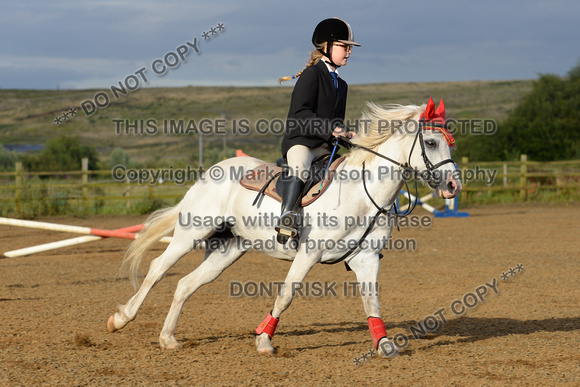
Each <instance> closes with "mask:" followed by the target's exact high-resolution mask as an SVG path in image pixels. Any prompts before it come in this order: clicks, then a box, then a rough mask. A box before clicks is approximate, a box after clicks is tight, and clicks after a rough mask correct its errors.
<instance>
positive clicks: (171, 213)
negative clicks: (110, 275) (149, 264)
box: [119, 200, 183, 288]
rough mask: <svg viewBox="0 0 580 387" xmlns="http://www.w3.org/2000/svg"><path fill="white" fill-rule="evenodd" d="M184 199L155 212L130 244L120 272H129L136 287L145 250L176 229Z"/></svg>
mask: <svg viewBox="0 0 580 387" xmlns="http://www.w3.org/2000/svg"><path fill="white" fill-rule="evenodd" d="M182 203H183V200H182V201H181V202H180V203H179V204H177V205H176V206H175V207H169V208H163V209H160V210H157V211H155V212H153V213H152V214H151V215H150V216H149V218H147V221H146V222H145V228H144V229H143V231H141V232H140V233H139V234H138V236H137V238H136V239H135V240H134V241H133V242H132V243H131V244H130V245H129V248H128V249H127V252H126V253H125V258H124V259H123V264H122V265H121V269H120V270H119V274H124V273H127V272H128V274H129V278H130V280H131V283H132V284H133V286H134V287H135V288H137V287H138V286H139V279H140V278H141V277H142V275H141V273H140V271H139V267H140V265H141V261H142V260H143V257H144V256H145V252H147V250H149V249H150V248H151V246H152V245H153V244H154V243H155V242H157V241H159V240H160V239H161V238H162V237H164V236H166V235H167V234H169V233H170V232H172V231H173V230H174V229H175V224H176V223H177V219H178V217H179V213H180V211H181V207H182Z"/></svg>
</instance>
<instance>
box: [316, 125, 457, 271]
mask: <svg viewBox="0 0 580 387" xmlns="http://www.w3.org/2000/svg"><path fill="white" fill-rule="evenodd" d="M426 126H429V127H433V128H441V129H448V128H447V125H442V124H435V123H431V122H429V123H426V122H423V121H420V122H419V126H418V129H417V134H416V135H415V139H414V140H413V145H412V147H411V151H410V152H409V158H408V160H407V162H405V163H401V162H399V161H397V160H393V159H392V158H390V157H388V156H385V155H383V154H381V153H379V152H376V151H374V150H372V149H370V148H367V147H364V146H362V145H358V144H354V143H352V142H351V141H350V140H348V139H346V138H344V137H342V136H338V137H335V138H334V139H333V145H334V149H335V150H336V148H337V147H338V145H340V144H341V143H342V145H344V146H345V147H346V148H359V149H363V150H365V151H366V152H369V153H372V154H374V155H375V156H377V157H380V158H382V159H385V160H387V161H389V162H391V163H393V164H395V165H396V166H398V167H400V168H403V172H402V174H403V177H404V178H405V188H406V192H407V193H408V195H409V196H408V199H409V203H411V202H413V206H412V207H410V208H408V209H407V210H406V211H405V212H404V213H402V214H401V213H398V211H397V207H396V205H395V203H393V213H394V216H395V223H396V225H397V229H399V218H404V217H407V216H409V215H410V214H411V213H412V212H413V210H414V209H415V206H416V205H417V201H418V200H419V199H418V197H419V195H418V190H419V188H418V181H417V174H418V172H419V171H418V170H415V169H414V168H413V167H411V156H412V155H413V150H414V149H415V144H416V143H417V139H419V143H420V144H421V157H422V158H423V161H424V162H425V167H426V168H427V173H428V174H429V176H428V177H427V178H426V179H425V180H426V181H427V183H428V184H429V185H430V186H431V187H432V188H435V187H433V185H432V184H435V183H434V179H435V177H434V172H435V170H436V169H437V168H439V167H440V166H442V165H445V164H447V163H452V164H454V165H455V161H453V159H451V158H449V159H445V160H443V161H440V162H438V163H437V164H433V163H432V162H431V160H429V157H428V156H427V153H426V152H425V144H424V141H423V130H424V127H426ZM333 154H334V151H333ZM329 164H330V162H329ZM365 175H366V173H365V163H364V162H363V165H362V181H363V187H364V190H365V193H366V194H367V196H368V198H369V199H370V201H371V203H373V205H374V206H375V208H376V209H377V213H376V214H375V216H373V218H372V219H371V220H370V222H369V225H368V227H367V229H366V230H365V232H364V233H363V235H362V236H361V237H360V239H359V240H358V242H357V244H356V245H355V246H353V247H352V248H351V249H350V250H348V251H347V252H346V253H345V254H343V255H342V256H341V257H340V258H339V259H337V260H336V261H333V262H325V263H328V264H334V263H338V262H341V261H343V260H344V259H346V258H347V257H348V256H349V255H351V254H352V253H353V252H354V251H355V250H356V249H358V248H359V247H360V246H361V244H362V243H363V241H364V240H365V239H366V237H367V236H368V235H369V234H370V232H371V230H372V229H373V227H374V225H375V223H376V221H377V218H378V217H379V216H380V215H381V214H384V215H387V214H388V210H387V209H386V208H385V207H386V206H387V204H388V202H387V204H385V205H384V206H382V207H380V206H379V205H378V204H377V202H376V201H375V200H374V199H373V197H372V196H371V194H370V192H369V191H368V189H367V184H366V179H365ZM405 176H407V177H405ZM411 176H413V177H414V180H415V200H411V193H410V191H409V187H408V185H407V179H408V178H410V177H411ZM423 178H425V177H423ZM379 257H382V254H379ZM345 266H346V270H347V271H350V267H349V266H348V264H347V263H346V262H345Z"/></svg>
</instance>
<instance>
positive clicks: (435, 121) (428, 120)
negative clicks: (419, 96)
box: [419, 98, 455, 146]
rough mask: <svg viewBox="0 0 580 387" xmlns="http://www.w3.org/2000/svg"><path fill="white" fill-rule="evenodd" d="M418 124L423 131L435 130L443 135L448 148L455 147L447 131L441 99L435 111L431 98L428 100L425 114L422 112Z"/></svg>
mask: <svg viewBox="0 0 580 387" xmlns="http://www.w3.org/2000/svg"><path fill="white" fill-rule="evenodd" d="M419 123H420V125H421V126H422V128H423V130H437V131H439V132H441V133H443V135H444V136H445V139H446V140H447V144H449V146H455V139H454V138H453V136H452V135H451V133H450V132H449V130H448V129H447V125H446V123H445V104H443V98H442V99H441V102H439V106H438V107H437V110H435V103H434V102H433V98H429V102H428V103H427V107H426V108H425V112H423V113H422V114H421V117H420V118H419ZM429 124H432V125H429Z"/></svg>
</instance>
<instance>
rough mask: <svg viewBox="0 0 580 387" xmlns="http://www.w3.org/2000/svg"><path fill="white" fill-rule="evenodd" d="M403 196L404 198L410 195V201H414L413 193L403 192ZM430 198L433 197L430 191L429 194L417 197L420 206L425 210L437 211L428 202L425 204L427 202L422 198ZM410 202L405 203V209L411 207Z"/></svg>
mask: <svg viewBox="0 0 580 387" xmlns="http://www.w3.org/2000/svg"><path fill="white" fill-rule="evenodd" d="M403 196H404V197H405V198H409V197H410V198H411V202H413V201H415V196H414V195H413V194H411V193H409V192H405V194H404V195H403ZM432 198H433V194H432V193H430V194H429V195H426V196H424V197H422V198H421V199H419V201H420V202H421V204H420V205H421V207H423V208H424V209H425V210H427V211H429V212H432V213H434V212H435V211H437V210H436V209H435V207H433V206H431V205H430V204H427V203H425V202H424V200H429V199H432ZM411 202H409V203H408V204H407V209H409V208H410V207H411V205H412V203H411Z"/></svg>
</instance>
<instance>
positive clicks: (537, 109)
mask: <svg viewBox="0 0 580 387" xmlns="http://www.w3.org/2000/svg"><path fill="white" fill-rule="evenodd" d="M578 128H580V63H579V64H578V65H576V66H575V67H574V68H572V69H571V70H570V72H569V73H568V77H567V78H560V77H558V76H556V75H551V74H545V75H542V76H541V77H540V78H539V79H538V81H537V82H536V83H535V84H534V86H533V89H532V91H531V92H530V93H528V94H527V95H526V96H525V97H524V98H523V100H522V101H521V103H520V104H519V105H518V106H517V107H516V109H515V110H514V111H513V112H512V114H510V116H509V117H508V118H507V120H506V121H505V122H503V123H502V124H501V125H500V130H501V131H504V135H505V140H506V145H508V146H510V147H513V148H514V149H515V150H517V151H518V152H519V153H525V154H527V155H528V157H529V158H530V159H532V160H537V161H553V160H569V159H574V158H578V157H579V156H580V152H579V151H580V136H579V131H578Z"/></svg>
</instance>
